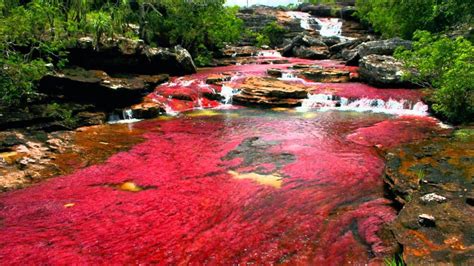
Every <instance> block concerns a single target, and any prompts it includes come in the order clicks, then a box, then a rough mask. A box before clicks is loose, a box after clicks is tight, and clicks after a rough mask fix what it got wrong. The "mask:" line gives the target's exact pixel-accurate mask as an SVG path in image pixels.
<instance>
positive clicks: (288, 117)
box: [0, 108, 438, 265]
mask: <svg viewBox="0 0 474 266" xmlns="http://www.w3.org/2000/svg"><path fill="white" fill-rule="evenodd" d="M436 122H437V121H436V120H434V119H432V118H430V117H426V116H391V115H387V114H379V113H369V112H341V111H326V112H316V111H309V112H297V111H295V110H294V109H286V108H274V109H264V110H263V109H255V108H240V109H237V110H197V111H193V112H187V113H184V114H182V115H180V116H178V117H162V118H158V119H154V120H146V121H142V122H138V123H135V124H131V125H130V130H131V131H133V130H137V131H140V132H143V133H142V136H143V138H145V141H144V142H142V143H140V144H137V145H135V146H134V147H133V148H131V150H129V151H127V152H120V153H117V154H115V155H113V156H111V157H110V158H109V159H108V160H107V161H106V162H105V163H103V164H99V165H95V166H91V167H87V168H84V169H81V170H78V171H76V172H75V173H73V174H71V175H67V176H62V177H58V178H54V179H50V180H48V181H45V182H43V183H40V184H37V185H34V186H32V187H30V188H28V189H24V190H18V191H12V192H8V193H3V194H1V195H0V209H1V212H0V235H1V236H2V237H1V238H0V257H1V258H2V261H3V262H2V264H3V263H5V264H24V263H31V264H39V263H46V264H105V263H110V262H113V263H117V264H125V263H127V264H138V263H144V264H149V263H160V264H244V263H256V264H277V263H291V264H294V263H300V264H319V263H331V264H334V265H339V264H343V263H344V264H349V263H351V264H365V263H370V262H380V261H381V257H383V256H387V255H389V256H391V255H392V254H393V252H394V251H393V246H392V243H390V242H387V241H386V240H385V239H384V238H383V237H382V235H381V234H380V229H381V228H382V227H383V225H384V224H386V223H388V222H390V221H391V220H392V219H394V217H395V215H396V211H395V210H394V209H393V208H392V207H391V202H390V201H389V200H387V199H386V198H385V197H384V190H383V182H382V179H381V175H382V173H383V168H384V162H383V159H382V158H381V156H380V155H379V150H380V149H384V148H387V147H392V146H395V145H399V144H400V143H403V142H408V141H413V140H416V139H422V138H425V137H427V136H429V135H430V134H432V133H433V132H435V131H436V130H438V126H437V123H436ZM111 126H113V125H110V127H111ZM105 127H108V126H105Z"/></svg>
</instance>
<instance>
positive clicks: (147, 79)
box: [39, 68, 169, 109]
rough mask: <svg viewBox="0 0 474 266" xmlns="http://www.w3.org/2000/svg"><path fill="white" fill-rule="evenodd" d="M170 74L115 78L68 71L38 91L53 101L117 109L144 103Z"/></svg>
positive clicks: (46, 80)
mask: <svg viewBox="0 0 474 266" xmlns="http://www.w3.org/2000/svg"><path fill="white" fill-rule="evenodd" d="M168 77H169V76H168V75H167V74H161V75H153V76H147V75H137V76H130V77H121V78H113V77H110V76H109V75H108V74H107V73H105V72H104V71H100V70H85V69H82V68H72V69H65V70H63V71H62V72H57V73H53V74H49V75H46V76H45V77H43V78H42V79H41V81H40V86H39V89H40V91H41V92H42V93H45V94H47V95H49V96H52V97H58V98H61V99H63V100H65V99H66V100H70V101H75V102H82V103H91V104H94V105H95V106H98V107H102V108H106V109H114V108H121V107H125V106H129V105H131V104H135V103H138V102H140V101H141V99H142V97H143V96H144V94H146V93H147V92H150V91H152V90H153V88H154V87H155V86H156V85H158V84H160V83H162V82H164V81H166V80H168Z"/></svg>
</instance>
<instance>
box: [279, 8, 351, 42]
mask: <svg viewBox="0 0 474 266" xmlns="http://www.w3.org/2000/svg"><path fill="white" fill-rule="evenodd" d="M286 14H287V15H288V16H290V17H291V18H293V19H299V20H300V26H301V28H303V29H305V30H319V34H320V35H321V36H325V37H333V36H336V37H342V36H341V34H342V21H340V20H339V19H338V18H316V17H313V16H312V15H311V14H308V13H305V12H298V11H288V12H286Z"/></svg>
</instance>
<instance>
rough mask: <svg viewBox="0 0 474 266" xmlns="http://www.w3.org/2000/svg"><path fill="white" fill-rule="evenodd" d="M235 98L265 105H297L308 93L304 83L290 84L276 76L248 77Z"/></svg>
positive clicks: (244, 102)
mask: <svg viewBox="0 0 474 266" xmlns="http://www.w3.org/2000/svg"><path fill="white" fill-rule="evenodd" d="M239 89H240V93H239V94H237V95H235V96H234V98H233V100H234V101H235V102H238V103H241V104H250V105H254V104H257V105H263V106H297V105H300V104H301V101H302V100H303V99H305V98H306V97H307V95H308V90H307V88H306V87H304V86H303V85H297V84H290V83H288V82H283V81H281V80H278V79H276V78H258V77H251V78H247V79H246V80H245V81H244V83H243V84H241V85H240V86H239Z"/></svg>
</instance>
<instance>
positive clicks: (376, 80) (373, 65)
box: [359, 54, 410, 87]
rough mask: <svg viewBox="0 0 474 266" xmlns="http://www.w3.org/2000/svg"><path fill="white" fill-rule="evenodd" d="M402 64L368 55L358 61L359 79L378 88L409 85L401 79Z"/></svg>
mask: <svg viewBox="0 0 474 266" xmlns="http://www.w3.org/2000/svg"><path fill="white" fill-rule="evenodd" d="M403 71H404V68H403V64H402V63H401V62H400V61H398V60H396V59H395V58H393V57H392V56H385V55H374V54H373V55H368V56H366V57H364V58H362V59H361V60H360V66H359V76H360V79H361V80H363V81H365V82H367V83H369V84H372V85H375V86H379V87H390V86H392V87H397V86H407V85H410V84H408V83H407V82H406V81H404V80H403V79H402V77H403Z"/></svg>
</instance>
